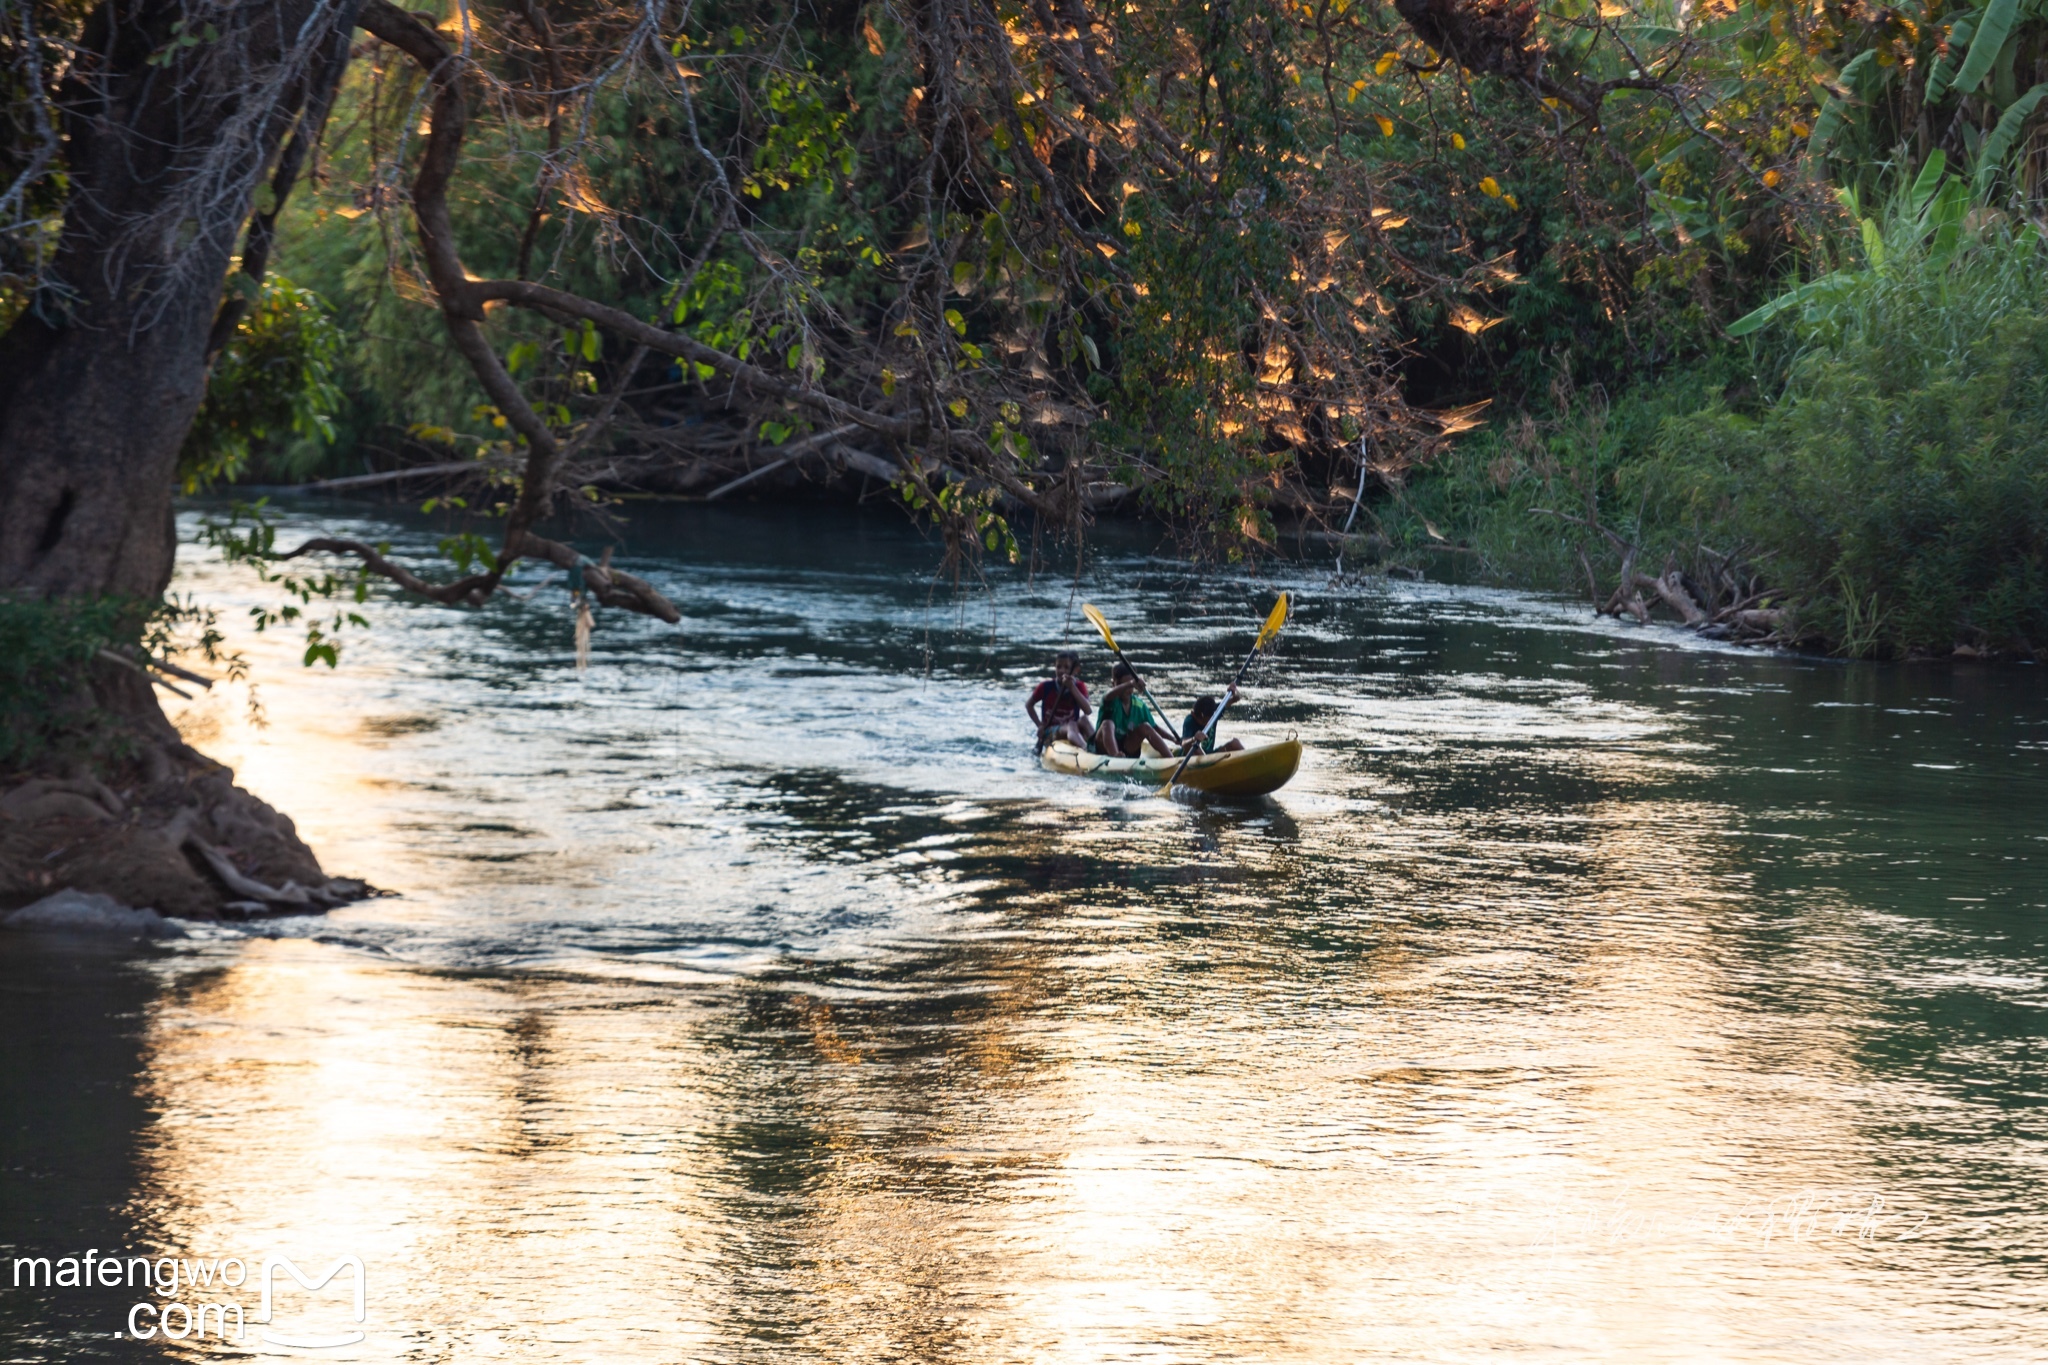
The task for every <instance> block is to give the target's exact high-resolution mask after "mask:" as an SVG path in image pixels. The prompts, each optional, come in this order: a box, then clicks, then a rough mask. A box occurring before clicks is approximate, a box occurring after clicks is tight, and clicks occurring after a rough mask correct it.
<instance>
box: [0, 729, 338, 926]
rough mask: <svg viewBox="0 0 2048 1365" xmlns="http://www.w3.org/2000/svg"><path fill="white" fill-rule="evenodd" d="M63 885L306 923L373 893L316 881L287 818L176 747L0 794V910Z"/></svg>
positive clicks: (138, 902)
mask: <svg viewBox="0 0 2048 1365" xmlns="http://www.w3.org/2000/svg"><path fill="white" fill-rule="evenodd" d="M102 777H104V778H105V779H106V780H102ZM66 888H70V889H73V890H78V891H89V892H98V893H100V894H102V895H107V896H112V897H113V898H114V899H115V900H118V901H120V902H121V903H123V904H125V905H130V906H135V907H139V908H140V907H147V908H150V909H154V910H157V911H159V912H161V913H163V914H165V915H172V916H177V917H181V918H185V919H219V918H223V917H228V918H246V917H247V916H249V915H250V914H263V913H280V914H306V913H311V912H316V911H322V910H327V909H331V908H332V907H334V906H337V905H341V904H345V903H346V902H348V901H352V900H359V899H361V898H362V897H364V896H367V895H372V894H375V893H374V892H373V891H372V889H371V888H370V886H369V885H368V884H367V883H365V882H361V881H358V880H355V879H353V878H346V877H329V876H327V875H326V874H325V873H323V872H322V871H321V869H320V864H319V861H318V860H317V859H316V858H315V857H314V856H313V851H312V850H311V849H309V848H307V847H306V845H305V843H304V842H303V841H302V840H301V839H300V838H299V836H298V831H297V830H296V829H295V828H294V827H293V825H292V822H291V820H290V819H289V818H287V817H286V816H284V815H283V814H281V813H279V812H278V811H276V810H274V809H272V808H271V807H270V806H269V805H267V804H265V803H264V802H263V801H261V800H259V799H257V798H256V797H254V796H252V795H250V794H249V793H248V792H247V791H244V790H243V789H242V788H240V787H238V786H236V785H234V782H233V781H232V778H231V775H230V774H229V772H228V770H227V769H226V768H224V767H222V766H221V765H219V764H217V763H214V762H212V761H211V760H209V759H206V758H204V757H203V756H202V755H200V754H198V753H197V752H195V751H193V750H191V749H190V748H188V747H187V746H185V745H183V744H182V743H175V742H173V743H166V744H157V743H144V744H143V745H141V746H139V747H138V749H137V750H136V751H135V752H133V753H131V754H130V755H129V756H128V757H127V758H126V759H125V760H123V761H122V762H120V763H119V764H118V765H115V767H114V769H113V770H111V771H108V772H106V773H104V774H103V775H101V776H93V775H89V774H83V773H80V774H73V775H71V776H62V777H60V776H52V775H37V776H31V777H27V778H26V779H25V780H17V781H15V782H14V783H13V784H12V785H11V786H8V787H6V788H5V790H4V791H0V910H5V909H12V908H14V907H16V906H19V905H26V904H28V903H29V902H31V901H35V900H40V899H41V898H42V897H44V896H46V895H48V894H50V893H51V892H53V891H58V890H63V889H66Z"/></svg>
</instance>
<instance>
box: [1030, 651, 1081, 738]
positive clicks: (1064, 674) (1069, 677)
mask: <svg viewBox="0 0 2048 1365" xmlns="http://www.w3.org/2000/svg"><path fill="white" fill-rule="evenodd" d="M1091 709H1092V708H1091V707H1090V706H1089V704H1088V684H1087V683H1085V682H1083V681H1082V680H1081V656H1080V655H1078V654H1076V653H1074V651H1073V650H1071V649H1063V650H1061V651H1060V652H1059V653H1058V654H1056V655H1054V656H1053V661H1052V676H1051V677H1050V678H1048V679H1046V680H1045V681H1044V682H1042V683H1040V684H1039V685H1038V686H1036V687H1034V688H1032V689H1031V698H1030V700H1029V701H1026V702H1025V703H1024V714H1025V715H1027V716H1029V717H1031V723H1032V725H1034V726H1035V727H1037V730H1038V747H1039V748H1040V749H1043V748H1045V746H1046V745H1048V744H1050V743H1052V741H1054V740H1056V739H1063V740H1065V741H1066V742H1067V743H1069V744H1071V745H1073V746H1074V747H1075V748H1077V749H1086V748H1087V747H1088V730H1089V725H1088V717H1089V713H1090V711H1091Z"/></svg>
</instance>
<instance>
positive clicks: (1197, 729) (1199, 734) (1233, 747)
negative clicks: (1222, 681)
mask: <svg viewBox="0 0 2048 1365" xmlns="http://www.w3.org/2000/svg"><path fill="white" fill-rule="evenodd" d="M1227 695H1228V696H1229V698H1230V700H1231V701H1232V702H1233V703H1235V702H1236V701H1237V699H1238V696H1239V695H1240V694H1239V692H1238V690H1237V685H1236V684H1235V683H1233V684H1232V685H1231V687H1230V691H1229V693H1228V694H1227ZM1222 705H1223V703H1222V702H1220V701H1218V700H1217V699H1216V698H1214V697H1204V698H1202V699H1201V700H1200V701H1198V702H1196V703H1195V709H1194V710H1192V711H1190V712H1188V718H1187V719H1186V720H1185V721H1183V722H1182V723H1181V727H1180V733H1181V739H1182V740H1183V741H1184V742H1185V743H1187V744H1188V745H1189V746H1191V747H1192V748H1193V749H1194V750H1195V751H1196V752H1197V753H1204V754H1227V753H1236V752H1237V751H1239V750H1241V749H1243V748H1244V741H1243V740H1241V739H1233V740H1231V741H1230V742H1229V743H1228V744H1218V743H1217V742H1216V736H1215V735H1213V734H1205V733H1203V732H1204V731H1206V730H1207V729H1208V728H1209V717H1211V716H1213V715H1215V714H1216V711H1217V708H1218V707H1220V706H1222Z"/></svg>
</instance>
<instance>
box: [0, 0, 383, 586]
mask: <svg viewBox="0 0 2048 1365" xmlns="http://www.w3.org/2000/svg"><path fill="white" fill-rule="evenodd" d="M355 10H356V0H270V2H269V3H259V4H254V5H242V6H239V7H235V8H228V7H225V6H223V7H221V8H219V9H212V8H210V7H206V6H200V5H188V4H185V3H180V2H179V0H143V3H141V4H128V5H123V4H119V3H115V0H109V3H106V4H103V5H102V6H101V7H100V8H99V9H98V10H97V11H95V12H94V14H93V16H92V18H91V19H90V20H89V21H88V23H87V25H86V30H85V33H84V35H83V36H82V39H81V42H80V47H81V51H80V53H79V56H78V58H77V60H76V62H75V63H74V65H73V67H72V70H71V72H70V74H69V75H68V76H67V78H66V80H65V83H64V86H63V88H62V89H61V90H60V91H59V92H58V95H57V103H58V106H59V109H60V112H61V114H62V117H63V119H64V131H65V134H66V137H67V147H66V162H67V165H66V169H67V172H68V175H69V177H70V185H71V191H70V198H69V201H68V203H67V204H66V207H65V214H64V228H63V235H62V237H61V239H60V242H59V245H58V250H57V255H56V258H55V261H54V264H53V267H52V272H51V277H50V279H49V280H48V281H47V282H46V284H45V285H44V287H43V288H42V289H41V290H40V291H39V292H38V293H37V295H36V298H35V300H34V303H33V304H32V306H31V307H30V309H29V311H28V312H26V313H24V314H23V315H22V317H21V318H20V320H19V321H17V322H16V323H15V325H14V326H13V327H12V328H11V329H10V330H9V331H8V333H7V335H6V336H5V337H4V338H0V592H14V593H20V594H26V595H30V596H36V597H73V596H80V597H89V596H101V595H119V596H127V597H136V598H154V597H156V596H158V595H159V594H161V593H162V592H163V590H164V588H165V586H166V585H167V584H168V583H169V582H170V574H171V561H172V555H173V552H174V550H175V548H176V546H175V540H174V536H173V531H172V520H171V497H172V494H173V491H174V487H175V479H176V471H177V460H178V450H179V447H180V446H181V445H182V444H183V443H184V439H185V434H186V431H187V430H188V429H189V428H190V426H191V424H192V418H193V416H194V414H195V413H196V412H197V411H198V409H199V402H200V399H201V398H203V397H204V396H205V393H206V348H207V336H208V333H209V331H210V330H211V327H212V324H213V319H214V314H215V311H216V310H217V309H218V307H219V305H220V299H221V291H222V284H223V282H224V280H225V279H226V276H227V271H228V266H229V263H230V261H231V259H232V257H233V255H234V253H235V250H236V247H237V239H238V237H239V234H240V231H241V228H242V225H243V223H244V222H246V221H247V220H248V217H249V212H250V208H251V205H252V202H253V200H254V198H255V194H256V190H257V187H258V186H259V185H260V184H261V183H262V179H263V175H264V172H265V170H266V169H267V168H268V166H269V165H270V163H271V160H272V159H273V157H274V156H275V155H276V153H277V149H278V145H279V143H280V141H281V139H282V138H283V136H284V134H285V132H286V130H287V129H288V128H290V126H291V124H292V122H293V121H294V119H295V118H296V117H297V116H298V114H299V112H300V111H301V110H302V109H303V108H305V107H306V105H307V102H308V99H309V97H313V99H314V102H315V103H316V104H321V103H324V100H323V99H320V98H319V96H320V94H321V93H322V90H321V83H323V82H326V83H329V85H330V88H331V82H333V81H335V80H338V79H339V77H340V73H341V66H342V62H341V61H338V60H336V59H335V58H336V48H337V45H339V49H340V54H341V56H342V57H343V58H344V59H345V57H346V51H347V47H346V45H347V42H348V39H349V33H350V30H351V29H352V28H353V26H354V23H355ZM181 19H184V20H186V22H187V24H188V26H190V27H192V28H198V27H199V26H200V24H201V22H202V21H208V20H210V24H211V27H212V29H213V31H215V32H216V33H217V34H218V37H217V38H215V39H214V40H212V41H201V42H198V43H197V44H196V45H192V46H180V45H179V43H178V34H177V33H176V32H174V31H173V25H174V24H176V23H178V22H179V21H180V20H181ZM165 52H168V53H169V54H170V56H169V59H168V60H163V59H162V54H164V53H165ZM152 58H156V59H157V61H156V64H154V65H152V64H151V63H152Z"/></svg>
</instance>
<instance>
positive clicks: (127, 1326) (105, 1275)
mask: <svg viewBox="0 0 2048 1365" xmlns="http://www.w3.org/2000/svg"><path fill="white" fill-rule="evenodd" d="M310 1263H311V1264H314V1265H318V1264H319V1262H318V1261H317V1260H312V1261H310ZM365 1278H366V1277H365V1275H364V1273H363V1262H362V1260H361V1258H360V1257H356V1256H342V1257H339V1258H338V1259H336V1260H335V1261H334V1262H333V1263H332V1264H330V1265H329V1266H327V1268H326V1269H325V1270H324V1271H322V1272H321V1273H320V1274H318V1275H308V1274H307V1273H306V1272H305V1271H303V1270H301V1269H299V1267H298V1265H297V1263H295V1262H294V1261H293V1260H292V1258H291V1257H289V1256H281V1255H277V1254H274V1253H273V1254H272V1255H269V1256H266V1257H264V1258H263V1260H262V1262H261V1269H260V1270H258V1272H257V1275H256V1283H255V1284H253V1285H252V1284H250V1277H249V1262H247V1261H245V1260H243V1259H242V1258H240V1257H237V1256H228V1257H215V1258H213V1259H211V1260H208V1259H205V1258H201V1257H181V1256H157V1257H149V1256H116V1255H113V1254H111V1253H109V1254H107V1255H105V1256H102V1255H101V1254H100V1252H99V1248H97V1247H94V1248H92V1249H90V1250H88V1251H87V1252H86V1253H85V1255H83V1256H58V1257H50V1256H17V1257H15V1258H14V1287H15V1288H17V1289H120V1288H127V1289H134V1290H137V1291H139V1292H138V1300H139V1301H138V1302H137V1303H135V1304H134V1305H133V1306H132V1307H130V1308H129V1310H128V1316H127V1320H126V1322H125V1323H124V1324H123V1325H122V1329H121V1330H119V1331H117V1332H115V1333H114V1335H115V1336H117V1337H127V1338H130V1339H132V1340H135V1341H153V1340H155V1339H156V1338H158V1337H160V1336H161V1337H164V1338H167V1339H169V1340H171V1341H186V1340H195V1339H196V1340H200V1341H205V1340H209V1339H217V1340H221V1341H234V1342H240V1341H243V1340H245V1338H246V1337H247V1336H248V1335H249V1334H251V1333H252V1332H253V1334H254V1335H255V1336H256V1338H257V1339H258V1340H260V1341H262V1342H264V1343H265V1344H266V1345H270V1346H288V1347H296V1348H298V1349H300V1350H312V1351H317V1350H323V1349H328V1348H332V1347H339V1346H353V1345H355V1344H356V1343H357V1342H359V1341H361V1340H362V1339H363V1331H362V1328H361V1326H360V1324H361V1323H362V1322H363V1321H364V1320H365V1319H366V1317H367V1316H368V1302H367V1299H366V1297H365V1295H366V1289H365V1286H364V1279H365ZM286 1279H289V1280H291V1281H292V1282H293V1283H295V1284H296V1285H297V1286H298V1287H299V1289H301V1290H304V1291H306V1292H305V1293H304V1294H294V1293H293V1291H292V1289H291V1286H290V1285H286V1284H283V1281H284V1280H286ZM330 1286H332V1287H333V1289H335V1290H339V1291H341V1293H342V1294H343V1295H345V1297H344V1298H341V1299H339V1300H338V1301H337V1299H336V1296H335V1294H334V1293H332V1292H330V1293H329V1294H327V1295H326V1296H325V1297H324V1298H323V1299H322V1300H321V1301H317V1302H316V1301H312V1300H311V1299H310V1297H309V1296H311V1295H313V1294H316V1293H318V1292H319V1291H321V1290H327V1289H329V1287H330ZM245 1289H247V1290H253V1291H254V1292H255V1294H256V1308H255V1311H254V1312H253V1313H250V1314H249V1315H248V1317H247V1321H246V1322H245V1321H244V1311H245V1310H244V1307H243V1301H244V1299H245V1298H246V1297H247V1295H246V1294H245V1293H244V1292H242V1291H244V1290H245ZM288 1298H289V1299H290V1303H289V1306H287V1299H288Z"/></svg>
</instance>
